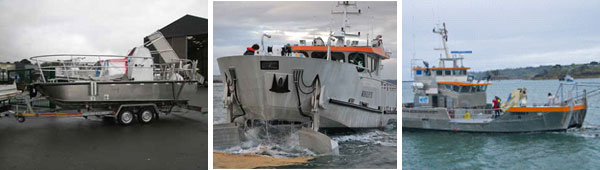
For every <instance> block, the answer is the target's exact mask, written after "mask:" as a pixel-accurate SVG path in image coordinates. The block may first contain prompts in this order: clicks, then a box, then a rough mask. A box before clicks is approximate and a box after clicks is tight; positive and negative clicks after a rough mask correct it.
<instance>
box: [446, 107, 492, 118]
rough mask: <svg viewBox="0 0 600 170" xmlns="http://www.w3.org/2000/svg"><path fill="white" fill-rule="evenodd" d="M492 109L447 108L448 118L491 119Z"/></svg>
mask: <svg viewBox="0 0 600 170" xmlns="http://www.w3.org/2000/svg"><path fill="white" fill-rule="evenodd" d="M493 114H494V109H448V116H450V119H492V118H493Z"/></svg>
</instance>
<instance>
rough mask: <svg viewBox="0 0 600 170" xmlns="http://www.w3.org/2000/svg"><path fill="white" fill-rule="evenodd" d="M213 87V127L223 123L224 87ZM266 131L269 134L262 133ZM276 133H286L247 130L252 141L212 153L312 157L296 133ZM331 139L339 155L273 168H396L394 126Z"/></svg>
mask: <svg viewBox="0 0 600 170" xmlns="http://www.w3.org/2000/svg"><path fill="white" fill-rule="evenodd" d="M213 87H214V88H213V102H214V104H213V108H214V112H213V113H214V114H213V121H214V124H218V123H225V122H226V115H225V114H226V110H225V109H224V108H223V87H224V86H223V84H222V83H214V86H213ZM265 131H268V132H267V133H265ZM277 131H285V130H282V129H269V130H265V129H250V130H248V131H247V132H246V136H250V138H252V140H250V141H247V142H244V143H242V144H241V145H240V146H235V147H232V148H228V149H225V150H215V152H226V153H233V154H258V155H268V156H272V157H297V156H315V155H314V154H313V153H312V152H310V151H308V150H306V149H302V148H299V147H298V141H297V134H295V133H293V132H289V133H276V132H277ZM265 134H266V135H265ZM330 137H331V138H332V139H333V140H335V141H337V142H338V144H339V155H335V156H318V157H316V158H315V159H312V160H309V161H308V162H307V163H305V164H301V165H293V166H283V167H274V168H336V169H338V168H339V169H344V168H378V169H387V168H391V169H395V168H396V161H397V152H396V147H397V135H396V126H395V125H393V126H388V127H385V128H383V129H381V130H378V129H369V130H359V131H353V132H341V133H340V132H338V133H335V134H332V135H330ZM265 168H266V167H265ZM270 168H273V167H270Z"/></svg>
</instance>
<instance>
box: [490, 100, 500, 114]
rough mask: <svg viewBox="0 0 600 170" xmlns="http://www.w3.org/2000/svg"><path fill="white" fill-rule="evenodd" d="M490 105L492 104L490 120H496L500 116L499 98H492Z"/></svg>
mask: <svg viewBox="0 0 600 170" xmlns="http://www.w3.org/2000/svg"><path fill="white" fill-rule="evenodd" d="M492 103H494V116H493V117H492V118H497V117H498V116H500V98H499V97H498V96H496V97H494V99H493V100H492Z"/></svg>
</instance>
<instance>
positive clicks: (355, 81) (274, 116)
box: [217, 56, 397, 128]
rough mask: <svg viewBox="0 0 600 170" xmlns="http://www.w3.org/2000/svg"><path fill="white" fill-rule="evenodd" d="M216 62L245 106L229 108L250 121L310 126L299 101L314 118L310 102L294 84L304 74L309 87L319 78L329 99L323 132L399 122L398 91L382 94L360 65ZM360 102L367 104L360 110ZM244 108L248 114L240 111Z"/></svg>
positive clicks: (246, 59) (255, 59) (257, 59)
mask: <svg viewBox="0 0 600 170" xmlns="http://www.w3.org/2000/svg"><path fill="white" fill-rule="evenodd" d="M217 61H218V64H219V68H220V70H221V75H223V76H222V77H223V79H225V80H224V82H229V83H228V85H230V86H231V85H232V83H231V82H232V81H231V80H232V76H235V77H236V78H237V84H236V86H237V89H238V90H237V93H238V99H239V101H240V103H241V105H240V104H237V103H234V105H233V108H230V109H231V110H232V112H233V115H242V114H244V113H243V112H245V115H244V117H245V118H246V119H255V120H267V121H269V120H285V121H297V122H308V121H310V118H308V117H306V116H303V115H302V114H301V113H300V109H299V107H298V101H299V100H298V98H300V103H301V106H300V108H301V109H302V110H303V113H304V114H307V115H309V116H312V113H311V112H310V111H311V104H310V102H311V96H310V95H307V94H303V93H299V92H296V85H295V84H294V80H293V70H294V69H302V70H303V76H302V79H303V81H304V83H305V84H310V82H312V81H313V79H314V78H315V77H316V76H317V75H318V76H319V79H320V81H321V83H322V87H323V88H324V89H325V90H324V91H323V93H324V94H322V95H323V96H324V98H323V99H325V100H323V101H322V102H323V103H322V104H323V107H321V109H319V114H320V118H321V119H320V127H321V128H375V127H381V126H382V125H385V124H387V123H388V122H390V120H392V119H394V120H396V119H397V115H396V114H395V112H393V111H391V110H394V109H395V108H396V92H395V90H393V91H389V90H385V89H382V88H381V80H379V79H378V78H377V77H375V76H374V75H369V73H367V72H362V73H361V72H359V71H357V67H356V66H355V65H351V64H347V63H340V62H336V61H328V60H323V59H314V58H298V57H282V56H230V57H221V58H218V59H217ZM261 61H269V62H277V63H278V67H277V69H272V68H270V69H264V68H261ZM233 74H235V75H233ZM273 81H278V82H281V83H277V82H276V83H274V82H273ZM286 81H287V83H285V82H286ZM275 84H277V85H281V86H280V89H284V90H282V91H280V92H275V91H276V90H271V89H273V88H274V87H273V86H274V85H275ZM284 84H285V85H287V86H284ZM299 88H302V89H300V90H303V91H310V89H306V88H304V87H299ZM226 89H227V87H226ZM365 93H368V94H369V95H365ZM225 94H227V93H225ZM350 99H353V100H354V101H351V100H350ZM359 102H363V103H368V104H366V105H359ZM242 106H243V110H244V111H242V109H241V108H240V107H242ZM384 110H387V111H384ZM386 113H387V114H386Z"/></svg>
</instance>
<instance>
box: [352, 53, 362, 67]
mask: <svg viewBox="0 0 600 170" xmlns="http://www.w3.org/2000/svg"><path fill="white" fill-rule="evenodd" d="M348 63H350V64H354V65H358V66H361V67H365V55H364V54H362V53H350V55H348Z"/></svg>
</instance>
